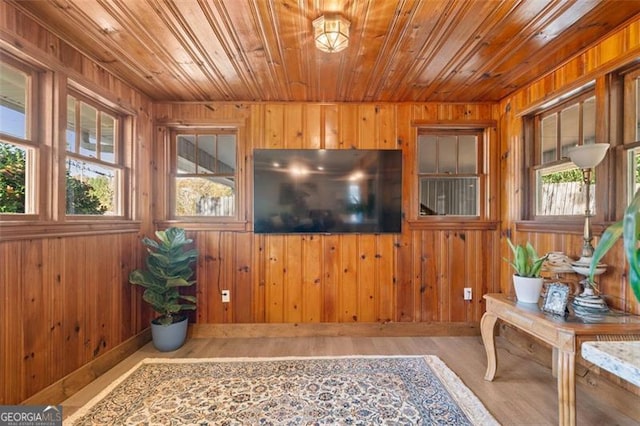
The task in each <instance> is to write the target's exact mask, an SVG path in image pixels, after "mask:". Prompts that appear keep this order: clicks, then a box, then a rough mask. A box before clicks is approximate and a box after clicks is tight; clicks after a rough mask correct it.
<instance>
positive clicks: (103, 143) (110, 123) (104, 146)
mask: <svg viewBox="0 0 640 426" xmlns="http://www.w3.org/2000/svg"><path fill="white" fill-rule="evenodd" d="M115 134H116V119H115V118H114V117H112V116H110V115H109V114H107V113H104V112H101V113H100V145H99V147H100V159H101V160H102V161H106V162H108V163H112V164H113V163H115V162H116V145H115V141H114V137H115Z"/></svg>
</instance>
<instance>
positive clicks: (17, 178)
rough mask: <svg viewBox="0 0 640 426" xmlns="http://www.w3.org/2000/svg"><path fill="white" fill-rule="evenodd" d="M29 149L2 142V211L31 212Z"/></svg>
mask: <svg viewBox="0 0 640 426" xmlns="http://www.w3.org/2000/svg"><path fill="white" fill-rule="evenodd" d="M27 159H28V155H27V149H25V148H22V147H19V146H17V145H13V144H9V143H2V142H0V213H31V212H30V211H29V209H28V206H27V204H28V203H27V199H28V197H27V193H28V192H29V191H30V190H31V189H30V188H29V187H28V186H27V175H26V173H27V169H28V167H27Z"/></svg>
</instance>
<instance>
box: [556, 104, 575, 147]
mask: <svg viewBox="0 0 640 426" xmlns="http://www.w3.org/2000/svg"><path fill="white" fill-rule="evenodd" d="M579 138H580V105H579V104H574V105H571V106H570V107H569V108H565V109H563V110H562V111H561V112H560V157H567V155H568V150H569V148H571V147H573V146H576V145H578V141H579V140H580V139H579Z"/></svg>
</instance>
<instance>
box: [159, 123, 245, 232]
mask: <svg viewBox="0 0 640 426" xmlns="http://www.w3.org/2000/svg"><path fill="white" fill-rule="evenodd" d="M211 134H216V135H220V134H233V135H235V144H236V146H235V155H236V159H235V172H234V174H233V177H234V181H235V194H234V195H235V197H234V198H235V200H234V214H233V215H232V216H212V215H211V216H210V215H194V216H179V215H177V214H176V203H177V196H176V194H177V179H178V178H179V177H202V176H226V177H228V176H230V174H229V173H222V174H217V173H206V174H205V173H188V174H180V175H179V174H178V172H177V160H178V140H177V137H178V136H179V135H211ZM241 135H242V129H241V127H240V126H238V125H201V126H199V125H194V126H189V127H183V126H177V127H171V128H169V129H168V139H169V140H168V145H169V149H168V154H169V155H168V162H167V167H168V172H169V173H168V175H169V180H168V182H167V187H168V188H169V196H168V197H167V206H166V209H167V210H166V216H167V222H168V223H181V226H184V224H188V223H195V224H213V226H214V227H215V224H224V225H229V224H242V225H241V227H240V228H239V229H244V227H245V224H246V220H244V218H243V214H242V208H243V205H244V202H245V199H246V197H247V196H248V195H247V194H246V192H247V191H245V184H244V182H245V180H244V178H245V177H244V174H243V173H242V171H243V167H242V166H241V159H242V158H244V153H243V152H242V150H241V146H242V144H241V142H240V140H241ZM184 227H186V228H188V225H187V226H184Z"/></svg>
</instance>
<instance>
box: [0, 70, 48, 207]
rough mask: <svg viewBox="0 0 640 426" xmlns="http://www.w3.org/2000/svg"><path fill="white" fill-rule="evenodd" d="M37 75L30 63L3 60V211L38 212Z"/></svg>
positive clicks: (0, 93)
mask: <svg viewBox="0 0 640 426" xmlns="http://www.w3.org/2000/svg"><path fill="white" fill-rule="evenodd" d="M11 64H13V65H15V66H12V65H11ZM35 78H37V73H36V71H35V70H31V69H30V68H29V67H28V66H26V65H23V64H21V63H18V62H15V63H14V62H13V60H12V59H7V61H6V62H0V214H35V213H37V197H38V193H37V187H36V173H37V172H38V170H39V169H40V168H39V167H38V164H37V162H36V160H37V159H38V158H39V153H40V150H39V141H38V140H37V139H36V140H33V139H32V137H31V136H32V135H31V134H30V133H31V132H30V131H29V126H30V124H29V123H31V122H33V121H34V120H37V117H34V116H33V114H34V113H33V110H32V109H31V105H30V102H29V101H28V100H29V99H30V98H31V96H32V93H31V90H32V84H31V82H32V81H33V80H34V79H35Z"/></svg>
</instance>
